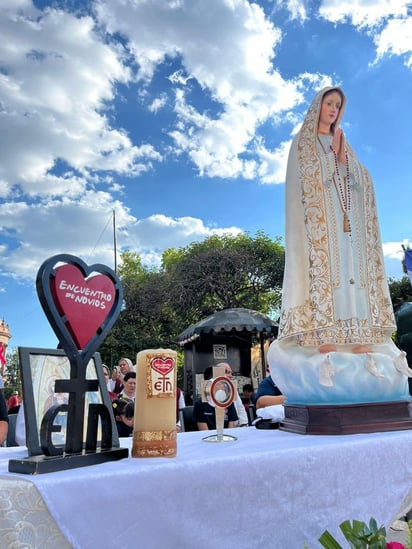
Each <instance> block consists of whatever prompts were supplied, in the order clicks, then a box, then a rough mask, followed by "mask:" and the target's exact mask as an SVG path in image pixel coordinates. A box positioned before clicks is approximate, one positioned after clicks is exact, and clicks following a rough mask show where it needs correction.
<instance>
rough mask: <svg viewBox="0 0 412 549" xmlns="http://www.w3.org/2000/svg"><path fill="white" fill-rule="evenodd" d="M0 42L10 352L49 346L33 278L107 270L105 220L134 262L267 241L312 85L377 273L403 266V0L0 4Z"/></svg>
mask: <svg viewBox="0 0 412 549" xmlns="http://www.w3.org/2000/svg"><path fill="white" fill-rule="evenodd" d="M0 36H1V37H2V38H1V40H0V319H4V320H5V322H6V323H7V324H8V325H9V327H10V332H11V334H12V339H11V340H10V342H9V349H12V348H15V347H18V346H24V347H25V346H28V347H40V348H54V347H55V346H56V344H57V339H56V336H55V335H54V333H53V331H52V328H51V327H50V325H49V323H48V321H47V319H46V317H45V314H44V312H43V310H42V308H41V305H40V302H39V299H38V296H37V293H36V288H35V279H36V275H37V272H38V270H39V268H40V266H41V264H42V263H43V262H44V261H45V260H47V259H48V258H50V257H52V256H54V255H56V254H61V253H69V254H73V255H75V256H77V257H79V258H81V259H82V260H83V261H85V262H86V263H87V264H92V263H103V264H105V265H108V266H109V267H111V268H114V265H115V261H114V230H113V228H114V225H115V227H116V232H115V234H116V242H117V252H118V254H119V253H120V252H121V251H122V250H124V249H129V250H131V251H133V252H136V253H138V254H139V255H140V257H141V259H142V261H143V263H144V264H145V265H147V266H157V265H159V262H160V259H161V254H162V252H163V251H164V250H165V249H168V248H171V247H177V248H178V247H182V246H187V245H188V244H190V243H191V242H194V241H198V240H204V239H205V238H207V237H208V236H211V235H213V234H220V235H222V234H227V233H228V234H237V233H238V232H240V231H247V232H249V234H251V235H252V236H253V235H254V234H256V231H259V230H261V231H263V232H264V233H266V234H267V235H269V236H270V237H271V238H275V237H280V238H281V240H282V242H283V238H284V180H285V173H286V162H287V155H288V151H289V146H290V143H291V140H292V139H293V136H294V135H295V134H296V132H297V131H298V129H299V125H300V124H301V122H302V120H303V117H304V115H305V113H306V111H307V108H308V106H309V104H310V102H311V100H312V98H313V96H314V95H315V93H316V92H317V91H318V90H319V89H321V88H322V87H324V86H325V85H340V86H342V88H343V90H344V92H345V94H346V97H347V107H346V111H345V116H344V120H343V123H342V126H341V127H342V129H343V131H344V132H345V135H346V138H347V140H348V141H349V142H350V144H351V145H352V147H353V148H354V149H355V151H356V153H357V155H358V157H359V158H360V160H361V162H362V163H363V164H364V165H365V166H366V167H367V168H368V170H369V171H370V173H371V175H372V178H373V180H374V184H375V192H376V198H377V203H378V213H379V220H380V227H381V236H382V243H383V250H384V256H385V264H386V271H387V276H388V277H392V278H395V279H400V278H401V277H402V276H403V272H402V265H401V260H402V257H403V254H402V244H408V243H409V239H411V240H412V228H411V214H410V212H409V208H410V206H409V200H408V196H409V195H410V192H411V169H410V163H411V159H412V154H411V153H412V151H411V148H412V139H411V127H412V124H411V122H412V108H411V107H412V2H405V1H402V0H367V1H362V0H322V1H312V0H306V1H302V0H288V1H280V0H259V1H256V2H252V1H247V0H207V1H206V0H96V1H86V0H83V1H80V0H54V1H53V0H49V1H47V0H0ZM113 221H115V223H113ZM117 261H119V258H117Z"/></svg>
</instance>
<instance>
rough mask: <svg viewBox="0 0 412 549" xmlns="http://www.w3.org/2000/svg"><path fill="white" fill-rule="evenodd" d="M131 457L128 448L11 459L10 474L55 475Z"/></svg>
mask: <svg viewBox="0 0 412 549" xmlns="http://www.w3.org/2000/svg"><path fill="white" fill-rule="evenodd" d="M128 456H129V450H128V449H127V448H110V449H108V450H100V451H97V452H94V453H81V454H65V455H63V456H44V455H40V456H31V457H27V458H23V459H11V460H10V461H9V472H10V473H22V474H27V475H39V474H41V473H53V472H56V471H65V470H66V469H76V468H77V467H85V466H87V465H98V464H100V463H104V462H106V461H116V460H118V459H123V458H126V457H128Z"/></svg>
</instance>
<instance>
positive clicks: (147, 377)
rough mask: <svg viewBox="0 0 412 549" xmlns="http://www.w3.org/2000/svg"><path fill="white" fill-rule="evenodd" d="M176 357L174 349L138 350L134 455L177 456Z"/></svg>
mask: <svg viewBox="0 0 412 549" xmlns="http://www.w3.org/2000/svg"><path fill="white" fill-rule="evenodd" d="M176 358H177V353H176V352H175V351H172V350H171V349H148V350H145V351H141V352H140V353H138V354H137V365H136V382H137V383H136V400H135V409H134V430H133V447H132V456H133V457H175V456H176Z"/></svg>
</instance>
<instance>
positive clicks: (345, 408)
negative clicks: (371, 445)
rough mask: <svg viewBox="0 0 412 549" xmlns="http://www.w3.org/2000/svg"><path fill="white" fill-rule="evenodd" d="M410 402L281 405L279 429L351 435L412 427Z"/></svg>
mask: <svg viewBox="0 0 412 549" xmlns="http://www.w3.org/2000/svg"><path fill="white" fill-rule="evenodd" d="M409 408H410V402H409V401H401V402H379V403H368V404H347V405H329V404H325V405H303V404H285V420H284V421H283V422H282V423H281V424H280V427H279V428H280V429H281V430H282V431H289V432H291V433H298V434H301V435H352V434H355V433H375V432H383V431H401V430H404V429H412V418H411V417H410V410H409Z"/></svg>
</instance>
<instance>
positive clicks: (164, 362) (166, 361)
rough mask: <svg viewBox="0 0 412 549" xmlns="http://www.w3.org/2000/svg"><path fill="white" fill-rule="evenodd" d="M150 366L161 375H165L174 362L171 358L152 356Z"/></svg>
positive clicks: (170, 369) (171, 368)
mask: <svg viewBox="0 0 412 549" xmlns="http://www.w3.org/2000/svg"><path fill="white" fill-rule="evenodd" d="M151 366H152V368H153V370H154V371H155V372H157V373H158V374H160V375H161V376H167V374H169V373H170V372H171V371H172V370H173V367H174V364H173V359H172V358H154V359H153V360H152V364H151Z"/></svg>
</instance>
